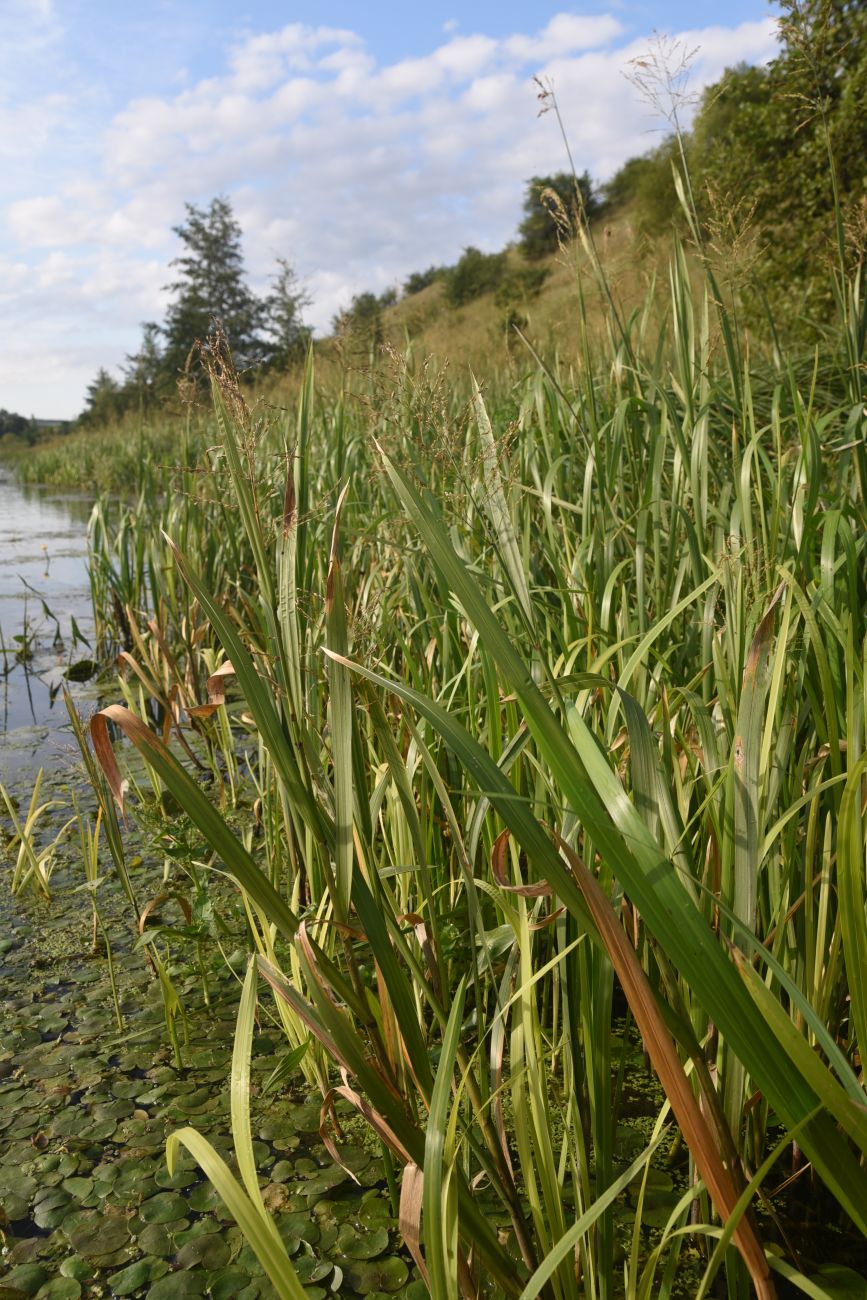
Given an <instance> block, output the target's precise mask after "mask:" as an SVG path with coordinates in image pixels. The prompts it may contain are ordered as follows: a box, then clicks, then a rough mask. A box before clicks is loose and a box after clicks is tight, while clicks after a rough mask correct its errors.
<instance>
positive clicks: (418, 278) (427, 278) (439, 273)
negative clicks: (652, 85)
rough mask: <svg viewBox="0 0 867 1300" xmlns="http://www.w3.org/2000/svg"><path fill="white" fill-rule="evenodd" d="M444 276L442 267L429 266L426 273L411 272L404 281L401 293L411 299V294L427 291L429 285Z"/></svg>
mask: <svg viewBox="0 0 867 1300" xmlns="http://www.w3.org/2000/svg"><path fill="white" fill-rule="evenodd" d="M445 274H446V267H444V266H429V267H428V268H427V270H426V271H413V272H412V274H411V275H409V276H407V278H406V280H404V284H403V291H404V293H405V294H406V296H407V297H408V298H409V297H412V295H413V294H416V293H421V291H422V289H427V288H428V286H429V285H432V284H435V283H436V281H437V280H441V279H442V277H443V276H444V275H445Z"/></svg>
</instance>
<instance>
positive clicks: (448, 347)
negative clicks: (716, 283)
mask: <svg viewBox="0 0 867 1300" xmlns="http://www.w3.org/2000/svg"><path fill="white" fill-rule="evenodd" d="M592 233H593V238H594V243H595V247H596V249H597V251H598V255H599V264H600V265H599V269H601V271H602V273H603V278H600V276H599V275H598V274H597V273H596V272H594V270H593V265H592V260H591V259H590V258H589V257H588V253H587V250H586V248H585V247H583V246H582V244H581V243H580V242H579V241H577V240H575V241H572V242H571V243H569V244H566V245H564V246H563V247H562V248H561V249H560V251H559V252H557V253H554V254H551V255H550V256H548V257H546V258H542V259H539V260H538V261H534V262H533V264H532V265H533V266H534V267H541V268H542V269H543V270H544V272H545V278H544V281H543V283H542V285H541V288H540V289H539V291H538V292H537V293H536V294H533V295H532V296H523V297H518V298H512V299H510V301H509V302H507V303H503V302H502V301H499V300H498V296H497V294H496V292H489V293H485V294H483V295H481V296H480V297H478V298H477V299H475V300H474V301H472V302H470V303H468V304H466V305H465V306H462V307H457V308H455V307H452V306H450V305H449V303H448V302H447V300H446V295H445V291H444V286H443V284H442V283H441V282H437V283H434V284H432V285H430V286H429V287H428V288H426V289H423V290H422V291H421V292H420V293H417V294H413V295H410V296H406V297H403V298H401V299H400V300H399V301H398V302H397V303H395V304H394V305H393V306H390V307H386V308H385V309H384V311H383V313H382V333H381V336H380V337H379V338H378V339H376V340H374V339H372V338H371V337H370V336H369V335H367V334H364V333H360V334H357V333H353V332H352V331H351V330H350V331H348V332H347V333H345V334H343V335H342V336H332V337H330V338H324V339H321V340H318V341H317V342H316V343H315V344H314V356H315V364H316V372H317V383H318V385H319V388H320V391H322V392H323V393H326V394H330V395H336V394H338V393H343V394H345V395H347V396H348V397H350V398H353V397H362V398H363V397H364V395H365V394H367V393H370V392H376V391H379V389H380V388H381V386H382V385H386V386H387V385H388V384H389V383H390V382H391V377H392V376H393V374H394V372H395V370H396V369H400V367H401V365H402V362H401V360H400V357H401V356H402V355H403V354H405V353H406V352H407V350H409V352H410V354H411V356H412V358H413V362H412V364H413V365H418V364H421V363H425V364H427V366H428V367H429V368H430V369H431V370H443V371H448V373H449V383H450V385H451V386H452V387H453V389H454V391H456V392H463V393H464V395H465V396H466V397H468V396H469V393H470V384H471V380H470V373H471V372H472V373H473V374H474V375H475V376H476V378H477V379H478V381H479V382H480V383H482V384H483V385H484V386H485V388H486V391H488V392H489V393H490V394H491V395H492V397H493V400H494V401H495V403H496V402H499V401H501V400H502V401H507V400H509V393H510V391H511V387H512V385H513V384H514V383H515V382H516V381H517V380H519V379H520V378H521V376H522V375H524V374H525V373H526V372H527V371H528V370H529V369H535V367H536V365H537V361H536V359H535V358H534V356H533V353H532V352H531V350H530V349H529V348H528V347H527V345H526V344H525V342H524V341H523V340H522V339H521V338H520V337H519V336H518V334H517V333H516V330H515V326H516V325H517V327H518V328H519V329H520V330H521V332H522V334H523V335H524V338H525V339H526V340H527V343H529V344H530V345H531V346H532V349H533V350H534V351H535V352H536V353H537V354H538V357H539V358H541V360H542V361H543V362H544V363H545V364H546V365H547V364H551V365H554V364H556V365H558V366H561V367H564V368H565V373H567V374H568V372H569V369H570V367H572V366H573V365H574V364H576V363H577V362H578V361H579V358H580V356H581V353H582V351H583V350H584V349H585V348H586V347H587V345H588V343H589V345H590V346H591V348H594V349H595V348H598V347H602V346H603V345H605V343H606V336H607V331H608V329H609V325H610V321H609V310H610V306H609V302H608V294H609V293H610V294H611V295H612V298H613V301H614V302H615V303H616V304H617V307H618V309H619V311H620V314H621V316H622V318H623V319H624V320H625V319H628V317H629V316H630V315H631V314H632V313H633V312H641V313H643V314H644V328H645V329H646V330H649V331H650V332H651V334H652V335H653V336H654V337H655V336H657V335H658V333H659V329H660V326H661V325H662V324H663V323H664V322H665V320H666V313H665V311H664V310H661V309H660V308H659V300H658V299H657V298H656V297H654V296H653V294H652V293H651V292H650V291H651V289H652V286H653V283H654V278H655V277H656V276H658V275H659V274H661V273H662V274H664V273H665V268H666V266H667V264H668V261H669V259H670V254H671V247H672V245H671V240H670V239H668V238H667V239H658V240H652V239H650V238H648V237H646V236H642V235H639V234H638V233H637V231H636V222H635V220H634V218H633V217H632V216H631V215H630V214H629V213H625V214H623V215H621V216H620V217H619V218H618V219H617V220H613V221H611V222H600V223H597V224H596V225H595V226H594V228H593V232H592ZM527 265H528V262H527V259H526V258H525V257H524V256H523V254H522V253H521V251H520V250H519V249H518V248H517V247H511V248H509V249H508V250H506V267H507V270H518V271H520V270H521V269H523V268H526V267H527ZM603 285H604V286H605V287H604V288H603ZM582 299H583V307H582V306H581V302H582ZM303 371H304V364H303V361H302V360H299V361H298V363H297V364H296V365H294V366H293V367H290V369H289V370H288V371H285V372H283V373H273V372H269V373H267V374H266V375H265V376H264V377H263V378H261V379H258V378H257V377H256V375H255V373H252V374H248V375H247V376H245V377H244V387H245V392H246V395H247V399H248V401H249V402H250V403H251V405H253V406H254V407H259V408H261V410H262V411H263V412H268V411H272V412H273V411H274V410H275V409H276V410H278V411H279V410H280V409H281V408H284V407H290V406H292V405H293V404H294V402H295V401H296V399H297V396H298V392H299V390H300V386H301V382H302V378H303ZM209 415H210V412H209V407H208V404H207V402H203V401H201V400H198V401H197V402H195V403H194V404H193V405H192V406H187V407H185V406H183V405H182V403H181V401H180V398H179V397H178V395H177V394H176V393H175V394H172V395H171V396H169V397H168V398H167V399H166V400H165V401H164V402H162V403H161V404H160V405H159V406H158V407H157V408H155V409H151V410H149V411H148V412H147V413H145V414H144V415H142V414H140V413H139V412H138V411H129V412H127V413H126V414H125V415H124V416H123V417H121V418H120V419H118V420H116V421H114V422H112V423H109V424H107V425H105V426H103V427H98V428H85V429H77V430H74V431H73V432H71V433H66V434H63V435H61V436H59V437H56V438H52V439H49V440H48V441H46V442H43V443H41V444H40V445H39V446H38V447H36V448H34V447H27V448H26V455H25V454H24V450H25V449H24V448H23V446H20V447H16V446H15V444H13V443H12V442H11V441H10V442H9V443H8V445H7V447H6V448H4V451H5V454H6V455H7V456H8V457H10V458H12V459H14V461H15V462H16V467H17V470H18V472H19V473H20V475H21V476H22V477H23V478H24V479H26V480H27V481H29V482H50V483H56V484H62V485H64V486H67V487H74V486H79V485H87V486H91V485H93V486H96V487H97V488H107V489H108V488H111V489H119V488H120V489H126V490H133V489H134V486H135V484H136V483H137V482H138V479H139V464H140V461H141V458H142V455H143V454H144V451H143V449H144V448H145V446H146V447H147V448H148V452H147V454H149V455H152V456H154V457H156V459H157V460H158V461H161V462H162V463H164V464H166V465H171V464H173V463H175V460H176V459H177V453H178V433H177V430H178V426H179V422H180V423H182V424H183V427H184V429H185V430H186V434H185V436H186V437H188V438H189V439H190V440H191V441H192V443H193V444H194V445H196V446H198V445H204V444H205V442H206V441H207V437H206V433H205V426H206V425H207V423H208V419H209ZM16 452H17V453H19V454H16Z"/></svg>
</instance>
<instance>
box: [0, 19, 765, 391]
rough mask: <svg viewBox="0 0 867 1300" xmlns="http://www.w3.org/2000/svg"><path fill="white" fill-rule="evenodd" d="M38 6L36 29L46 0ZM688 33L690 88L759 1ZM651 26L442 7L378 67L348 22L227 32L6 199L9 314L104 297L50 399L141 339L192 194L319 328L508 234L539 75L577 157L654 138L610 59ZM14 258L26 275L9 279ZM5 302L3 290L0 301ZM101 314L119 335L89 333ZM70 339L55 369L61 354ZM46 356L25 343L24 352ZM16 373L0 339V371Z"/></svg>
mask: <svg viewBox="0 0 867 1300" xmlns="http://www.w3.org/2000/svg"><path fill="white" fill-rule="evenodd" d="M44 9H45V15H46V17H45V19H44V22H43V27H46V28H50V25H51V14H52V10H51V5H50V3H47V2H46V4H45V5H44ZM682 39H683V41H684V43H685V44H686V45H687V46H689V47H693V46H695V47H698V48H699V53H698V55H697V58H696V61H695V65H694V68H693V86H694V87H695V88H696V89H700V88H701V87H702V86H703V85H706V84H708V83H710V82H711V81H713V80H715V79H717V78H718V77H719V75H720V73H721V72H722V70H723V69H724V68H725V67H726V66H729V65H731V64H732V63H735V62H737V61H740V60H748V61H755V62H757V61H762V60H765V59H768V58H770V57H772V55H773V53H774V50H775V28H774V23H773V22H772V21H770V20H768V21H761V22H753V23H742V24H740V25H739V26H737V27H732V28H726V27H724V26H713V27H708V28H705V29H702V30H695V31H691V32H688V33H683V34H682ZM646 45H647V39H646V38H644V39H642V40H635V39H627V36H626V33H625V29H624V27H623V24H622V21H621V20H620V19H619V18H618V17H617V16H615V15H614V14H608V15H606V14H602V15H598V16H595V17H579V16H576V15H574V14H568V13H561V14H559V15H557V16H555V17H554V18H552V19H551V21H550V22H548V23H547V24H546V25H545V26H544V27H542V28H541V29H540V30H537V31H528V32H515V33H513V34H511V35H509V36H507V37H505V38H499V39H495V38H493V37H491V36H488V35H486V34H485V33H479V32H476V33H472V32H469V33H462V32H460V33H459V32H458V31H457V30H456V28H455V26H454V25H452V24H447V25H446V30H445V32H444V36H443V38H442V40H441V42H440V44H439V45H438V46H437V47H436V48H434V49H432V50H431V51H430V52H429V53H428V54H427V55H425V56H423V57H416V58H412V59H405V60H402V61H398V62H394V63H391V64H382V63H379V62H377V60H376V59H375V58H374V57H373V55H372V54H371V52H370V50H369V49H368V47H367V45H366V44H365V42H364V40H363V39H362V37H361V36H360V35H358V34H357V33H355V32H352V31H348V30H344V29H339V28H333V27H325V26H320V27H309V26H304V25H301V24H298V23H291V24H288V25H286V26H284V27H282V28H280V29H279V30H277V31H274V32H269V33H259V34H256V35H253V36H248V37H246V38H245V39H243V40H241V41H239V42H238V43H237V44H236V46H235V47H234V48H232V49H230V50H227V51H226V54H225V64H224V67H223V69H222V70H220V71H218V72H217V73H216V74H215V75H212V76H209V77H207V78H202V79H200V80H199V81H195V82H194V81H191V80H189V79H188V80H186V81H185V82H183V83H178V82H176V83H175V89H174V90H173V91H172V92H171V93H168V94H161V95H151V96H148V97H141V98H136V99H133V100H131V101H130V102H129V103H127V104H126V105H125V106H123V107H122V108H121V109H120V111H118V112H116V113H115V114H114V116H113V117H112V119H111V120H110V121H108V122H107V124H106V125H105V127H104V129H103V131H102V132H101V134H100V136H99V139H98V141H97V153H96V156H95V158H94V159H93V161H92V164H91V166H90V167H89V169H88V174H87V179H86V181H82V180H81V179H80V177H79V178H77V179H76V180H75V181H74V182H69V183H67V184H61V185H60V186H59V187H57V188H54V189H52V190H50V191H49V190H41V191H39V190H37V191H34V192H28V193H26V194H24V195H21V196H18V197H17V198H15V199H14V201H12V202H11V203H9V204H8V206H7V213H6V222H5V226H6V236H7V240H6V243H7V254H8V257H9V263H8V266H9V269H10V276H11V278H10V279H8V280H7V281H6V288H7V290H8V289H9V286H10V285H13V286H15V288H14V294H13V297H14V298H15V300H16V301H17V302H18V303H19V304H22V305H23V312H24V316H25V317H26V318H28V319H31V318H32V315H33V313H34V312H35V313H36V314H38V312H39V304H42V310H43V312H44V316H45V317H46V319H57V315H58V308H57V304H58V302H60V303H62V307H61V309H60V315H61V316H62V315H64V313H65V312H66V311H67V310H69V312H70V315H72V316H75V314H76V312H77V314H78V319H79V328H80V334H81V335H83V336H86V335H87V332H88V328H89V326H88V320H89V319H90V316H89V313H93V312H98V321H97V322H96V324H95V326H94V331H93V332H94V339H93V349H92V353H91V354H90V363H89V364H88V365H87V366H86V367H85V369H84V370H83V371H82V373H81V374H79V376H78V381H77V388H78V393H77V395H76V396H73V393H72V391H71V390H69V391H67V396H66V397H65V398H63V399H62V400H63V401H64V402H65V403H66V406H65V409H66V410H68V409H69V408H70V407H74V406H75V404H76V402H77V401H80V393H81V391H82V390H83V387H84V384H85V382H86V381H87V379H88V378H89V377H90V373H91V372H92V371H93V370H95V369H96V367H97V365H99V364H103V363H109V362H112V361H117V360H119V359H120V358H121V357H122V355H123V353H124V352H126V351H130V350H131V349H132V348H133V347H134V345H135V342H136V337H137V329H138V323H139V322H140V321H141V320H142V319H143V318H145V317H147V316H151V315H154V314H159V312H160V310H161V307H162V305H163V297H162V293H161V286H162V285H163V284H164V282H165V280H166V279H167V278H168V276H167V271H166V265H167V263H168V261H169V259H170V258H171V256H172V255H173V251H174V249H175V243H174V240H173V236H172V234H171V226H172V225H173V224H176V223H177V222H178V221H179V220H180V219H181V218H182V216H183V205H184V202H185V201H194V202H207V201H208V200H209V199H210V198H211V196H212V195H214V194H217V193H221V194H227V195H228V196H229V197H230V198H231V199H232V201H233V204H234V206H235V211H236V214H237V216H238V218H239V220H240V221H241V224H242V226H243V229H244V232H245V246H246V251H247V256H248V262H249V265H250V269H251V273H252V275H253V277H254V279H255V280H256V282H257V284H258V287H259V288H263V287H264V285H265V284H266V282H267V277H268V275H269V274H270V271H271V270H272V268H273V264H274V259H275V257H277V256H286V257H288V258H289V259H290V260H291V261H293V263H294V264H295V265H296V267H297V269H298V272H299V274H300V275H301V277H302V278H303V279H304V280H305V281H306V283H307V286H308V288H309V290H310V292H311V294H312V296H313V298H314V304H315V306H314V311H313V313H312V316H313V321H314V324H316V325H317V326H324V325H327V323H328V321H329V320H330V319H331V316H332V315H333V314H334V312H335V311H336V310H337V309H338V308H339V307H340V306H341V305H342V304H344V303H345V302H346V301H347V299H348V297H349V296H350V295H351V294H352V293H354V292H357V291H359V290H361V289H367V288H370V289H374V290H381V289H383V288H385V287H387V286H388V285H389V284H393V283H396V282H398V281H399V280H400V279H402V278H403V277H405V275H406V274H407V273H408V272H409V271H411V270H414V269H417V268H420V267H424V266H427V265H429V264H430V263H432V262H443V261H452V260H454V259H455V257H456V256H457V255H459V253H460V250H461V248H462V247H463V246H465V245H466V244H468V243H474V244H477V245H479V246H481V247H483V248H497V247H500V246H502V244H503V243H504V242H506V240H508V239H509V238H510V237H511V236H512V235H513V233H514V230H515V227H516V225H517V221H518V219H519V216H520V205H521V198H522V192H523V186H524V183H525V181H526V179H527V178H528V177H529V176H531V175H533V174H538V173H544V172H546V171H549V170H561V169H562V168H563V167H564V165H565V157H564V153H563V145H562V141H561V140H560V138H559V136H558V132H557V130H556V127H555V124H554V122H553V121H552V119H551V118H550V116H543V117H540V116H539V115H538V103H537V100H536V94H537V89H538V88H537V86H536V85H535V84H534V82H533V77H534V76H541V77H543V78H551V79H552V80H553V82H554V85H555V87H556V90H557V95H558V99H559V103H560V107H561V111H562V113H563V116H564V119H565V122H566V126H567V129H568V131H569V135H570V144H571V148H572V152H573V155H574V156H575V158H576V161H577V163H578V166H579V167H581V168H583V167H585V166H586V167H587V168H588V169H589V170H590V172H591V174H593V175H594V176H596V177H597V178H600V179H603V178H604V177H605V176H607V175H608V174H610V173H611V172H612V171H613V170H614V169H615V168H616V167H617V166H618V165H619V164H620V163H621V162H623V161H624V160H625V159H626V158H627V157H628V156H630V155H631V154H634V153H636V152H641V151H642V150H643V149H645V148H647V147H649V145H650V144H651V143H653V139H652V138H649V137H648V134H647V133H648V131H649V130H650V129H651V128H652V127H656V128H657V129H658V128H659V126H660V123H659V121H658V120H657V121H652V120H651V119H650V118H649V117H648V110H647V107H646V105H643V104H642V103H641V101H640V99H639V97H638V96H637V94H636V91H635V88H634V86H632V85H631V84H630V83H629V81H628V80H627V79H626V78H625V77H624V76H623V69H624V67H625V65H626V64H627V62H628V60H629V59H630V58H633V57H635V56H636V55H638V54H640V53H641V52H642V51H643V50H644V49H645V48H646ZM40 111H41V112H42V113H43V114H48V115H49V117H46V118H45V121H46V123H47V125H46V126H45V127H44V129H45V131H46V132H48V133H50V130H51V122H50V114H51V113H54V114H55V115H62V114H63V112H64V111H66V106H65V105H64V104H62V103H60V102H57V103H52V104H46V105H43V106H42V108H41V110H40ZM2 143H3V142H2V139H0V150H2ZM0 253H2V244H0ZM58 259H59V260H58ZM21 266H24V267H26V268H28V272H29V276H30V278H29V281H28V283H27V284H26V285H24V286H23V287H21V288H20V293H21V294H22V295H23V298H19V297H18V294H19V286H21V277H20V271H19V269H18V268H20V267H21ZM58 295H59V297H58ZM9 303H10V295H9V293H8V292H6V293H4V294H3V295H2V298H0V306H2V310H3V313H4V315H5V314H6V313H7V311H8V310H9ZM108 320H111V321H113V322H114V323H115V325H116V334H115V339H114V344H113V349H111V348H110V349H109V351H108V352H106V351H105V350H103V351H98V347H99V348H103V347H104V329H103V327H104V324H105V322H106V321H108ZM49 346H50V344H49ZM43 347H44V341H43ZM85 352H86V349H82V348H77V349H76V350H75V355H76V356H80V355H83V354H84V353H85ZM58 355H59V353H58ZM71 355H72V354H71V353H69V354H68V355H67V360H68V362H69V365H68V366H67V367H66V369H64V366H59V368H57V373H58V374H61V373H62V374H64V375H68V374H71V373H72V372H71V370H69V366H71V365H72V364H73V362H72V361H71V360H69V356H71ZM20 364H21V358H20V356H19V355H16V361H15V365H16V366H20ZM39 367H40V360H39V356H38V354H37V355H35V356H34V358H33V361H32V367H31V368H32V370H33V371H34V372H36V371H38V370H39ZM4 371H5V372H6V373H5V375H4ZM9 378H10V375H9V361H8V359H6V360H4V359H3V358H2V357H0V385H5V383H7V382H8V381H9ZM58 382H60V381H58ZM62 382H63V383H66V382H67V380H65V379H64V380H63V381H62ZM6 392H7V390H6V388H5V387H3V388H0V395H2V394H4V393H6ZM57 392H58V397H57V400H58V402H60V401H61V397H60V392H61V389H60V388H58V389H57ZM2 404H5V405H9V401H8V397H5V396H4V397H3V402H2ZM25 405H26V404H25ZM46 413H48V414H51V413H59V412H51V411H48V412H46Z"/></svg>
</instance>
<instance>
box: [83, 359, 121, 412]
mask: <svg viewBox="0 0 867 1300" xmlns="http://www.w3.org/2000/svg"><path fill="white" fill-rule="evenodd" d="M128 406H129V394H128V393H127V392H126V391H125V390H124V388H123V386H122V385H121V384H120V383H119V382H118V381H117V380H116V379H115V378H114V376H113V375H110V374H109V373H108V371H107V370H106V369H105V368H104V367H100V369H99V370H98V371H97V372H96V375H95V376H94V378H93V379H92V380H91V382H90V383H89V384H88V386H87V392H86V393H85V399H84V410H83V411H82V413H81V416H80V417H79V418H80V421H81V423H82V424H83V425H86V426H87V425H99V424H110V423H112V422H113V421H115V420H117V419H119V418H120V416H121V415H122V414H123V413H124V411H125V410H126V409H127V408H128Z"/></svg>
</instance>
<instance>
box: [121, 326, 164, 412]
mask: <svg viewBox="0 0 867 1300" xmlns="http://www.w3.org/2000/svg"><path fill="white" fill-rule="evenodd" d="M161 333H162V331H161V329H160V326H159V325H157V323H156V321H145V322H144V324H143V325H142V341H141V346H140V347H139V350H138V352H130V353H128V354H127V358H126V365H125V366H123V367H122V370H123V375H124V388H125V389H127V390H129V391H130V393H131V394H135V395H136V396H137V398H138V401H139V402H140V403H141V405H142V406H144V407H145V408H147V407H149V406H152V405H153V403H154V401H155V399H156V397H157V394H158V392H159V389H160V386H161V384H162V383H163V382H164V381H165V379H166V367H165V358H164V354H163V350H162V348H161V346H160V342H159V336H160V334H161Z"/></svg>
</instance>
